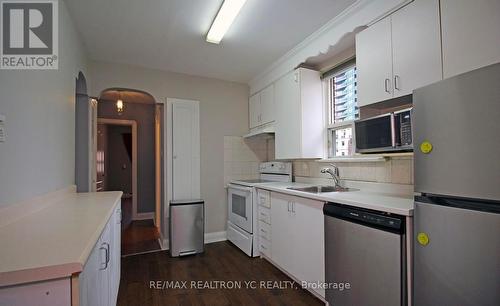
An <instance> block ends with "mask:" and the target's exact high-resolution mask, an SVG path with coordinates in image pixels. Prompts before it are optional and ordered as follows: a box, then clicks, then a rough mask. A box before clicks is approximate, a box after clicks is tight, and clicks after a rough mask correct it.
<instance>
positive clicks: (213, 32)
mask: <svg viewBox="0 0 500 306" xmlns="http://www.w3.org/2000/svg"><path fill="white" fill-rule="evenodd" d="M245 2H246V0H224V2H223V3H222V6H221V7H220V9H219V12H218V13H217V16H215V20H214V22H213V23H212V26H211V27H210V30H209V31H208V34H207V42H209V43H213V44H218V43H220V41H221V40H222V37H224V34H226V32H227V30H228V29H229V27H230V26H231V24H232V23H233V21H234V19H235V18H236V16H238V13H239V12H240V10H241V8H242V7H243V5H244V4H245Z"/></svg>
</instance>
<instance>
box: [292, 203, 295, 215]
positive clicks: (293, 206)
mask: <svg viewBox="0 0 500 306" xmlns="http://www.w3.org/2000/svg"><path fill="white" fill-rule="evenodd" d="M292 212H293V213H295V202H292Z"/></svg>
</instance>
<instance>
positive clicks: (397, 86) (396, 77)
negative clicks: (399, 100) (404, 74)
mask: <svg viewBox="0 0 500 306" xmlns="http://www.w3.org/2000/svg"><path fill="white" fill-rule="evenodd" d="M394 89H397V90H400V88H399V75H397V74H396V75H394Z"/></svg>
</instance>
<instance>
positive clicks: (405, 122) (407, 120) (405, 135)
mask: <svg viewBox="0 0 500 306" xmlns="http://www.w3.org/2000/svg"><path fill="white" fill-rule="evenodd" d="M399 120H400V128H401V145H403V146H404V145H411V144H412V136H411V113H410V112H404V113H401V114H399Z"/></svg>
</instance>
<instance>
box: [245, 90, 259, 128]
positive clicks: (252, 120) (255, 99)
mask: <svg viewBox="0 0 500 306" xmlns="http://www.w3.org/2000/svg"><path fill="white" fill-rule="evenodd" d="M248 112H249V119H248V120H249V125H250V128H251V129H252V128H254V127H257V126H259V125H260V117H261V115H260V113H261V104H260V92H259V93H256V94H255V95H253V96H251V97H250V99H249V100H248Z"/></svg>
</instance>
